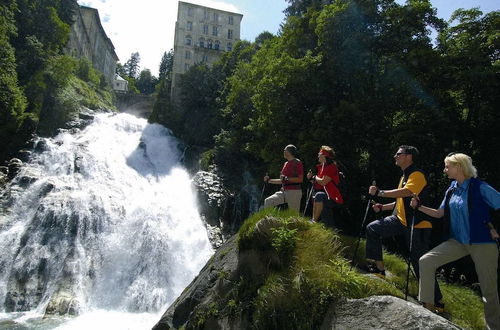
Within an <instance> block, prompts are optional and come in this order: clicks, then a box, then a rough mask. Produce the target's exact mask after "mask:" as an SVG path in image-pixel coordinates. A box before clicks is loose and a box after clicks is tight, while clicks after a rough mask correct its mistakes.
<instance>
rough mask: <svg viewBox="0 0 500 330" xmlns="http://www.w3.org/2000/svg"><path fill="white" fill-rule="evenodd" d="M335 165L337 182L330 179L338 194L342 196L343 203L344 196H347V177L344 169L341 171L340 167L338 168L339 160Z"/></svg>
mask: <svg viewBox="0 0 500 330" xmlns="http://www.w3.org/2000/svg"><path fill="white" fill-rule="evenodd" d="M336 166H337V170H338V171H339V183H338V184H335V182H333V180H332V183H333V184H334V185H335V187H337V189H338V190H339V192H340V195H341V196H342V199H343V200H344V204H345V202H346V196H347V178H346V175H345V173H344V171H342V169H341V168H340V164H339V162H337V164H336ZM342 167H343V166H342Z"/></svg>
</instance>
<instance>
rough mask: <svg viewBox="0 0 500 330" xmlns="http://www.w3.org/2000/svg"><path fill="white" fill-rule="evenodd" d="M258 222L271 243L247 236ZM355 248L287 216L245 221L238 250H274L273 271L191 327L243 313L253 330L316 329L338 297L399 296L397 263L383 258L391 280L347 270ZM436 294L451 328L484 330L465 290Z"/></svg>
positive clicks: (349, 240)
mask: <svg viewBox="0 0 500 330" xmlns="http://www.w3.org/2000/svg"><path fill="white" fill-rule="evenodd" d="M264 218H271V220H273V221H274V222H273V226H274V228H273V229H271V233H272V234H271V236H272V237H269V239H268V242H265V243H264V244H263V243H262V242H258V239H260V240H262V237H260V238H258V239H256V235H254V234H255V226H256V224H257V223H258V222H259V221H260V220H261V219H264ZM356 242H357V239H356V238H353V237H349V236H343V235H339V234H338V233H336V232H335V231H333V230H330V229H326V228H324V227H323V225H321V224H311V223H309V222H308V220H307V219H305V218H303V217H300V216H299V215H298V214H297V213H295V212H292V211H284V212H283V211H277V210H274V209H267V210H263V211H261V212H258V213H256V214H254V215H252V216H251V217H250V218H248V219H247V220H246V221H245V223H244V224H243V225H242V227H241V228H240V231H239V237H238V247H239V249H240V250H245V249H260V250H267V251H268V252H269V251H274V253H275V254H276V255H277V256H279V258H280V260H281V265H280V267H277V268H270V270H269V272H268V274H267V275H265V277H264V278H263V279H260V278H259V279H250V278H244V277H241V278H240V281H239V282H238V283H237V285H236V287H237V288H236V290H234V291H233V292H232V293H231V294H229V295H228V296H226V297H224V298H221V301H218V302H217V303H215V304H212V305H209V306H205V309H204V310H200V311H198V318H197V320H198V323H197V324H198V326H200V327H202V324H203V323H204V321H205V320H207V319H208V318H210V317H214V316H215V315H219V316H220V315H234V316H236V315H239V314H241V313H242V312H243V313H245V314H246V313H250V314H251V315H252V324H253V326H252V327H253V328H254V329H316V328H319V327H320V325H321V322H322V321H323V318H324V315H325V312H326V310H327V308H328V307H329V306H330V305H331V303H335V302H339V303H342V302H341V300H342V299H345V298H364V297H369V296H372V295H392V296H396V297H400V298H404V288H405V283H406V271H407V265H406V262H405V260H404V259H403V258H401V257H399V256H397V255H394V254H389V253H385V254H384V261H385V264H386V268H387V269H388V270H389V272H390V273H391V274H392V276H390V277H389V276H388V277H387V278H386V280H382V279H379V278H374V277H372V276H366V275H364V274H361V273H359V272H358V271H357V270H356V268H355V267H354V268H353V267H351V262H350V261H351V259H352V255H353V253H354V248H355V245H356ZM364 250H365V242H364V240H361V241H360V245H359V248H358V252H357V257H356V261H357V262H358V263H361V262H364ZM219 275H220V274H219ZM222 275H225V274H222ZM222 275H220V276H222ZM417 285H418V283H417V282H416V280H415V279H414V278H413V277H412V279H411V281H410V290H409V294H410V295H411V296H413V297H414V298H416V296H417V292H418V286H417ZM441 288H442V291H443V294H444V302H445V304H446V310H447V312H449V313H450V314H451V321H452V322H454V323H456V324H457V325H459V326H461V327H463V328H465V329H482V328H484V321H483V305H482V302H481V300H480V298H479V297H478V296H477V295H476V294H475V293H474V292H473V291H472V290H470V289H468V288H464V287H459V286H454V285H448V284H445V283H441ZM224 306H226V307H224Z"/></svg>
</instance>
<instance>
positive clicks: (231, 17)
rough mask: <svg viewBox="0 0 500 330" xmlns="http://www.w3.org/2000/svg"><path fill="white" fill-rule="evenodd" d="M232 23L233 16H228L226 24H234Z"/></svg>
mask: <svg viewBox="0 0 500 330" xmlns="http://www.w3.org/2000/svg"><path fill="white" fill-rule="evenodd" d="M233 21H234V18H233V16H228V17H227V24H229V25H233V23H234V22H233Z"/></svg>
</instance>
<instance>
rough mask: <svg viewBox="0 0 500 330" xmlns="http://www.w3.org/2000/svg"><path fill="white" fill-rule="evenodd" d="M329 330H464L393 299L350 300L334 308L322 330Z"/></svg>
mask: <svg viewBox="0 0 500 330" xmlns="http://www.w3.org/2000/svg"><path fill="white" fill-rule="evenodd" d="M329 329H359V330H365V329H366V330H371V329H415V330H421V329H428V330H438V329H439V330H445V329H450V330H451V329H453V330H455V329H456V330H458V329H460V328H459V327H457V326H456V325H454V324H453V323H451V322H449V321H448V320H446V319H444V318H442V317H440V316H438V315H436V314H434V313H432V312H430V311H428V310H427V309H425V308H422V307H421V306H419V305H416V304H414V303H411V302H407V301H405V300H403V299H400V298H397V297H391V296H373V297H369V298H364V299H349V300H347V301H345V302H343V303H341V304H337V305H332V306H331V307H330V309H329V310H328V312H327V314H326V317H325V320H324V322H323V324H322V326H321V330H329Z"/></svg>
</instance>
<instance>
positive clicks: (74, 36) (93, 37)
mask: <svg viewBox="0 0 500 330" xmlns="http://www.w3.org/2000/svg"><path fill="white" fill-rule="evenodd" d="M65 52H66V54H69V55H72V56H74V57H78V58H87V59H88V60H89V61H90V62H92V66H93V67H94V68H95V69H97V70H99V71H100V72H101V73H103V74H104V76H105V77H106V79H107V81H108V83H109V84H110V85H112V84H113V81H114V77H115V69H116V62H117V61H118V56H117V55H116V53H115V47H114V46H113V43H112V42H111V40H110V39H109V38H108V36H107V35H106V32H104V28H103V27H102V25H101V20H100V19H99V12H98V11H97V9H95V8H90V7H85V6H80V7H79V10H77V11H76V13H75V22H74V23H73V25H72V26H71V33H70V37H69V41H68V44H67V45H66V48H65Z"/></svg>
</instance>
